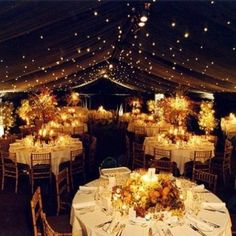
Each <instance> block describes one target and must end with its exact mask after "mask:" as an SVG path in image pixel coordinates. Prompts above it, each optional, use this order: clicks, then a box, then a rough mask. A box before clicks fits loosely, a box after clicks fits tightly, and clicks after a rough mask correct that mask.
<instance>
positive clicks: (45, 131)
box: [42, 129, 47, 137]
mask: <svg viewBox="0 0 236 236" xmlns="http://www.w3.org/2000/svg"><path fill="white" fill-rule="evenodd" d="M46 135H47V130H46V129H43V133H42V136H43V137H46Z"/></svg>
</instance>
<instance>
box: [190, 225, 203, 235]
mask: <svg viewBox="0 0 236 236" xmlns="http://www.w3.org/2000/svg"><path fill="white" fill-rule="evenodd" d="M189 226H190V227H191V228H192V229H193V230H194V231H196V232H198V233H199V234H201V235H202V236H207V235H206V234H204V233H203V232H202V231H201V230H200V229H198V228H197V227H195V226H194V225H192V224H190V225H189Z"/></svg>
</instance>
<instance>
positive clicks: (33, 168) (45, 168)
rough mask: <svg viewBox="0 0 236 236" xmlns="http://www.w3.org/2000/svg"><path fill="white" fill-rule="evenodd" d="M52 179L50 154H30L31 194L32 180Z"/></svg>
mask: <svg viewBox="0 0 236 236" xmlns="http://www.w3.org/2000/svg"><path fill="white" fill-rule="evenodd" d="M51 177H52V164H51V153H32V154H31V163H30V179H31V185H32V186H31V190H32V192H33V187H34V180H37V179H50V183H51Z"/></svg>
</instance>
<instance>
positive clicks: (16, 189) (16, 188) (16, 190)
mask: <svg viewBox="0 0 236 236" xmlns="http://www.w3.org/2000/svg"><path fill="white" fill-rule="evenodd" d="M17 192H18V176H17V177H16V186H15V193H17Z"/></svg>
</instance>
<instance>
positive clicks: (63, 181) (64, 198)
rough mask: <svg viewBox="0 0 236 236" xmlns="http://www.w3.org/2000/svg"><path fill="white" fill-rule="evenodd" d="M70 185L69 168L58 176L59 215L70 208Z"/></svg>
mask: <svg viewBox="0 0 236 236" xmlns="http://www.w3.org/2000/svg"><path fill="white" fill-rule="evenodd" d="M69 192H70V183H69V173H68V168H65V169H63V170H62V171H60V172H59V173H58V175H57V176H56V193H57V215H59V213H60V211H61V210H67V209H69V207H70V202H71V197H70V196H69Z"/></svg>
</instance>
